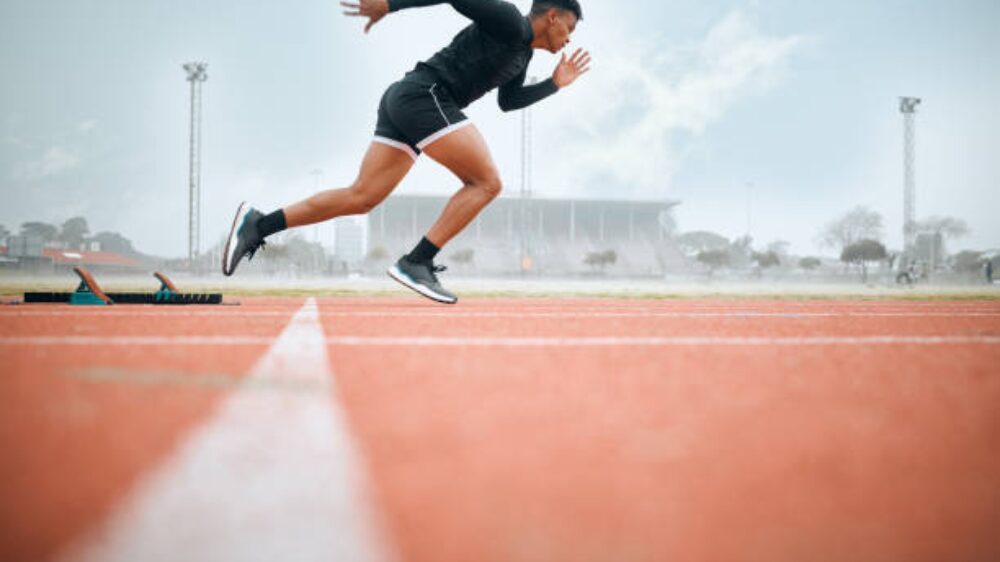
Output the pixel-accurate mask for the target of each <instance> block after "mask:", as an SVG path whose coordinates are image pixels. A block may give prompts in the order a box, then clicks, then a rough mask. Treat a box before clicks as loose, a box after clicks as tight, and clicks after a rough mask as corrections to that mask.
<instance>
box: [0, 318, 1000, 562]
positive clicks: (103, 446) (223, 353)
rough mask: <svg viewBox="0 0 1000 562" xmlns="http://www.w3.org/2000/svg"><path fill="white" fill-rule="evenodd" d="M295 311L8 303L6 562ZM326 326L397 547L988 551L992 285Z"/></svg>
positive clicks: (200, 417) (558, 554)
mask: <svg viewBox="0 0 1000 562" xmlns="http://www.w3.org/2000/svg"><path fill="white" fill-rule="evenodd" d="M302 306H303V300H301V299H261V300H252V301H249V302H248V301H244V305H243V306H240V307H205V308H166V307H109V308H97V309H95V308H86V307H77V308H70V307H61V306H55V307H52V306H48V307H47V306H17V307H2V308H0V357H2V365H3V366H2V369H0V370H2V375H0V406H2V408H0V451H2V452H3V455H2V459H3V460H2V461H0V559H2V560H46V559H54V558H56V557H62V559H77V558H78V555H77V554H76V552H78V551H77V550H76V548H77V546H76V545H79V544H83V543H86V542H87V541H88V540H90V539H89V538H88V537H93V536H99V535H100V533H101V532H102V529H104V528H105V527H106V526H107V525H108V524H107V521H108V520H109V518H111V517H112V515H113V514H114V513H116V512H118V511H120V510H121V506H122V505H123V504H124V503H126V502H127V501H128V500H129V498H131V497H133V496H135V495H136V494H137V493H138V492H137V489H138V483H139V482H141V481H142V479H143V478H144V475H147V474H149V473H151V472H152V471H154V470H157V469H158V468H159V467H163V466H169V464H168V463H169V460H170V459H171V458H174V457H175V456H176V454H177V450H178V449H180V448H182V446H183V444H184V443H186V442H187V440H188V439H189V437H190V436H191V435H192V434H193V433H194V432H196V430H197V429H198V428H199V427H202V426H204V425H206V424H208V423H209V421H210V420H211V419H213V417H214V416H215V412H216V410H217V409H218V408H219V405H220V403H222V402H223V401H224V400H226V399H227V397H229V396H230V395H232V394H234V393H236V392H238V389H239V388H240V383H241V381H243V380H244V378H245V377H246V376H247V374H248V373H249V372H250V371H251V370H252V369H253V366H254V365H255V364H256V363H257V362H258V360H260V359H261V357H262V356H264V355H265V353H267V352H268V350H269V349H271V348H272V345H273V344H274V341H275V339H276V338H277V337H278V335H279V334H280V333H282V331H283V330H285V329H286V327H287V326H288V325H289V321H290V320H291V319H292V318H293V315H295V314H296V313H297V311H300V309H302ZM318 320H319V323H320V325H321V326H322V333H323V337H325V341H326V346H325V347H326V349H325V350H326V352H327V354H328V357H329V360H328V363H329V365H328V366H329V368H330V370H332V373H333V375H332V376H333V382H334V384H333V386H332V387H331V388H330V389H329V390H324V391H322V392H324V393H326V394H327V395H328V397H329V400H330V401H331V402H335V403H337V404H339V407H340V408H341V409H342V410H343V412H344V414H345V417H346V426H347V428H348V429H349V431H350V433H351V435H353V437H354V439H355V443H356V448H357V451H358V452H359V457H360V463H361V467H362V468H363V472H364V473H365V475H366V477H367V481H368V483H369V491H368V494H367V496H366V498H367V500H368V502H369V503H370V507H371V509H372V510H373V512H374V513H375V514H376V520H377V522H378V525H379V526H380V527H381V529H382V534H381V535H380V536H381V537H382V540H383V541H384V542H385V543H386V544H385V549H386V550H388V551H389V552H391V553H393V554H394V555H395V557H396V558H398V559H401V560H436V561H437V560H456V561H460V560H461V561H464V560H484V561H488V560H498V561H499V560H505V561H506V560H525V561H528V560H573V561H576V560H615V561H617V560H636V561H642V560H666V559H670V560H720V561H722V560H725V561H732V560H748V561H749V560H762V561H763V560H768V561H774V560H880V561H881V560H886V561H889V560H899V561H904V560H905V561H914V560H917V561H919V560H928V561H930V560H997V559H1000V539H998V538H996V532H995V530H996V529H997V528H1000V447H998V446H997V444H998V443H1000V304H998V303H995V302H969V301H955V302H933V303H931V302H908V301H907V302H904V301H875V302H846V301H724V300H723V301H640V300H601V299H517V300H512V299H484V300H470V301H465V302H463V303H461V304H459V305H458V306H456V307H438V306H434V305H431V304H425V303H423V302H422V301H415V300H412V299H357V298H355V299H321V300H320V301H319V314H318ZM321 341H322V340H321ZM285 391H287V389H284V388H281V387H277V386H276V387H268V386H262V387H256V390H255V392H259V393H263V394H269V393H275V394H276V393H281V392H285ZM279 423H280V422H279ZM307 458H308V457H307ZM289 485H290V486H299V487H305V488H306V489H308V487H309V482H307V481H305V482H304V481H295V482H291V483H289ZM283 516H285V517H291V518H293V519H294V518H295V517H297V516H298V517H303V518H305V517H307V516H308V515H307V514H304V513H286V514H283ZM208 524H209V527H210V524H211V522H210V521H209V522H208ZM206 532H211V529H209V530H208V531H206ZM243 540H245V541H246V543H248V544H251V545H252V544H253V543H254V540H255V537H254V536H246V537H244V538H243ZM176 548H178V550H177V551H175V552H170V553H159V554H161V555H163V556H168V555H170V556H173V559H186V557H185V551H184V550H183V549H184V546H183V545H178V546H177V547H176ZM168 559H169V556H168Z"/></svg>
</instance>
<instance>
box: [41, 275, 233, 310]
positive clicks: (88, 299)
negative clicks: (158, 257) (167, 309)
mask: <svg viewBox="0 0 1000 562" xmlns="http://www.w3.org/2000/svg"><path fill="white" fill-rule="evenodd" d="M73 271H74V272H75V273H76V274H77V276H79V277H80V285H78V286H77V288H76V291H73V292H72V293H24V302H25V303H67V304H73V305H98V306H107V305H111V304H222V294H221V293H182V292H180V291H179V290H178V289H177V286H176V285H174V283H173V281H171V280H170V278H169V277H167V276H166V275H164V274H163V273H160V272H159V271H157V272H156V273H154V274H153V275H154V276H156V278H157V279H158V280H159V281H160V290H158V291H156V292H155V293H106V292H105V291H104V290H103V289H101V286H100V285H98V283H97V280H96V279H94V276H93V275H91V274H90V272H89V271H87V270H86V269H84V268H82V267H74V268H73Z"/></svg>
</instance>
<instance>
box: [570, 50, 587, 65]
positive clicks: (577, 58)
mask: <svg viewBox="0 0 1000 562" xmlns="http://www.w3.org/2000/svg"><path fill="white" fill-rule="evenodd" d="M588 58H590V53H588V52H587V51H583V52H577V53H576V54H575V55H574V62H575V63H576V64H577V65H579V64H580V63H581V62H583V60H584V59H588Z"/></svg>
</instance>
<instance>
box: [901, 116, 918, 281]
mask: <svg viewBox="0 0 1000 562" xmlns="http://www.w3.org/2000/svg"><path fill="white" fill-rule="evenodd" d="M920 101H921V100H920V98H905V97H904V98H899V111H900V112H901V113H902V114H903V255H904V256H909V255H911V254H912V252H913V239H914V236H915V235H916V218H917V217H916V211H917V201H916V198H917V188H916V170H915V167H916V155H915V148H916V125H915V123H914V115H915V114H916V112H917V106H918V105H920ZM904 267H905V264H904Z"/></svg>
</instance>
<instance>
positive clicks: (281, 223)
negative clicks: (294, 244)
mask: <svg viewBox="0 0 1000 562" xmlns="http://www.w3.org/2000/svg"><path fill="white" fill-rule="evenodd" d="M287 228H288V224H287V223H286V222H285V211H284V210H282V209H278V210H277V211H275V212H273V213H271V214H270V215H265V216H263V217H261V219H260V220H259V221H257V232H258V233H259V234H260V237H261V238H267V237H268V236H270V235H272V234H274V233H276V232H281V231H282V230H285V229H287Z"/></svg>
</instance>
